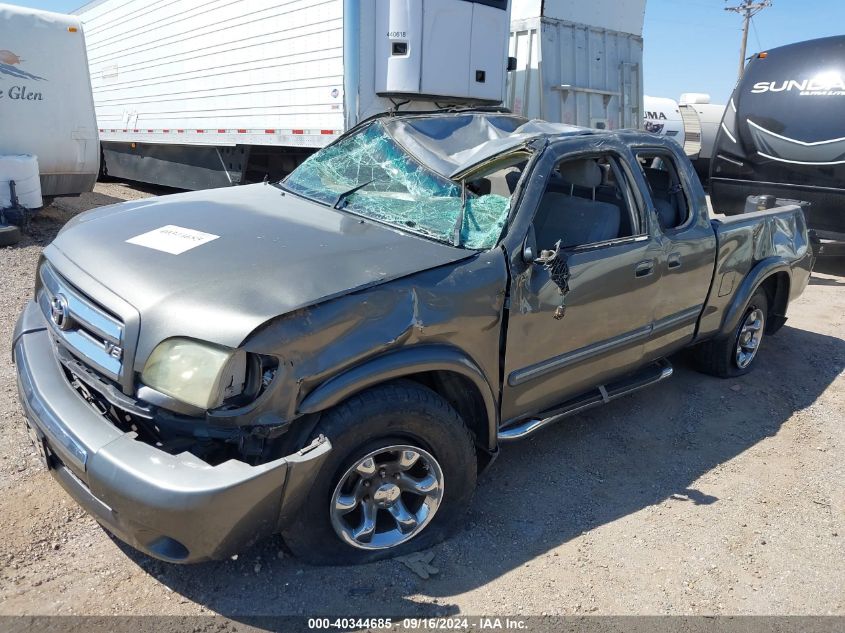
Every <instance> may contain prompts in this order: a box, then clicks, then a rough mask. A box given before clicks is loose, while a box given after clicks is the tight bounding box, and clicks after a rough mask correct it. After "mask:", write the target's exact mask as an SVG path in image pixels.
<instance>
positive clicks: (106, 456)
mask: <svg viewBox="0 0 845 633" xmlns="http://www.w3.org/2000/svg"><path fill="white" fill-rule="evenodd" d="M12 346H13V355H14V360H15V363H16V365H17V379H18V393H19V396H20V402H21V405H22V407H23V409H24V413H25V414H26V419H27V424H28V426H29V432H30V437H32V438H33V441H34V442H35V443H36V447H37V448H38V449H39V452H41V453H42V456H43V457H44V458H45V461H46V464H47V466H48V468H49V469H50V471H51V473H52V474H53V476H54V477H55V478H56V479H57V480H58V481H59V483H60V484H61V485H62V486H63V487H64V488H65V490H67V492H68V493H69V494H70V495H71V496H72V497H73V498H74V499H76V501H77V502H78V503H79V504H80V505H81V506H82V507H83V508H85V510H86V511H87V512H89V513H90V514H91V515H92V516H93V517H94V518H95V519H96V520H97V521H98V522H99V523H100V524H102V525H103V526H104V527H105V528H107V529H108V530H109V531H110V532H112V533H114V534H115V535H116V536H117V537H118V538H120V539H121V540H123V541H125V542H126V543H128V544H129V545H131V546H133V547H135V548H136V549H139V550H141V551H143V552H145V553H147V554H149V555H151V556H154V557H156V558H159V559H161V560H165V561H169V562H178V563H189V562H198V561H202V560H207V559H220V558H225V557H227V556H231V555H232V554H234V553H236V552H237V551H239V550H241V549H243V548H244V547H247V546H248V545H250V544H252V543H253V542H255V541H257V540H259V539H260V538H262V537H265V536H268V535H270V534H273V533H274V532H277V531H278V530H279V528H280V526H281V525H280V520H281V519H280V517H282V516H283V515H284V516H290V515H291V513H292V512H295V509H296V507H297V505H298V503H299V502H300V501H301V500H302V498H303V497H304V495H305V494H306V492H307V490H308V488H310V483H311V482H312V481H313V479H314V476H315V475H316V472H317V470H318V469H319V467H320V465H321V464H322V463H323V460H324V459H325V457H326V456H327V455H328V453H329V451H330V450H331V444H330V443H329V441H328V440H327V439H325V438H323V437H321V438H319V439H318V440H315V441H314V442H313V443H312V444H311V445H309V446H308V447H306V448H304V449H302V450H301V451H299V452H297V453H294V454H292V455H288V456H287V457H283V458H281V459H277V460H275V461H272V462H268V463H266V464H261V465H259V466H250V465H248V464H245V463H243V462H239V461H235V460H230V461H227V462H225V463H223V464H220V465H218V466H211V465H209V464H207V463H205V462H203V461H202V460H200V459H198V458H197V457H195V456H193V455H191V454H190V453H182V454H180V455H171V454H169V453H165V452H164V451H161V450H159V449H158V448H156V447H154V446H151V445H149V444H145V443H143V442H140V441H137V440H136V439H135V437H136V436H135V434H134V433H131V432H124V431H122V430H120V429H118V428H117V427H116V426H114V425H113V424H112V423H111V422H110V421H109V420H107V419H106V418H105V417H103V416H102V415H100V414H99V413H98V412H97V411H96V410H94V408H93V407H92V406H91V405H89V404H88V403H87V402H86V401H85V400H84V399H83V398H82V397H81V396H80V395H79V394H78V393H77V392H76V391H75V390H74V388H73V387H71V385H70V383H69V381H68V380H67V378H66V376H65V374H64V370H63V369H62V367H61V365H60V364H59V361H58V359H57V358H56V355H55V353H54V350H53V342H52V341H51V339H50V336H49V333H48V330H47V328H46V324H45V323H44V320H43V316H42V315H41V312H40V311H39V310H38V309H37V306H36V304H35V303H33V302H30V304H29V305H28V306H27V307H26V309H25V310H24V312H23V314H22V315H21V317H20V319H19V320H18V323H17V325H16V327H15V333H14V336H13V338H12Z"/></svg>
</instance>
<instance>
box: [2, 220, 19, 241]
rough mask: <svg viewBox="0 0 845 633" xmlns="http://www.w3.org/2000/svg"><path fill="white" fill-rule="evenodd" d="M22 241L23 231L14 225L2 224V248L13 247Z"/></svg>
mask: <svg viewBox="0 0 845 633" xmlns="http://www.w3.org/2000/svg"><path fill="white" fill-rule="evenodd" d="M20 241H21V230H20V229H19V228H18V227H16V226H15V225H14V224H0V246H12V245H13V244H17V243H18V242H20Z"/></svg>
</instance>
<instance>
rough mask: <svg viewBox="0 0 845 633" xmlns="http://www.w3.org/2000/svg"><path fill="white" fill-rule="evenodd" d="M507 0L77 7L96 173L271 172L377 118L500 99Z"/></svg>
mask: <svg viewBox="0 0 845 633" xmlns="http://www.w3.org/2000/svg"><path fill="white" fill-rule="evenodd" d="M509 4H510V3H509V0H251V1H250V2H249V3H236V2H226V1H215V2H210V3H202V4H200V3H196V2H193V1H191V0H171V1H169V2H155V3H149V4H148V3H145V2H141V1H140V0H133V1H129V2H127V1H126V0H95V1H94V2H91V3H89V4H87V5H85V6H84V7H82V8H81V9H80V10H79V11H78V14H79V16H80V18H81V19H82V21H83V24H84V25H85V28H86V34H87V37H88V59H89V63H90V67H91V79H92V82H93V90H94V99H95V102H96V107H97V121H98V127H99V133H100V137H101V139H102V148H103V158H104V161H105V165H104V167H105V171H106V172H107V173H108V174H109V175H112V176H118V177H122V178H128V179H132V180H140V181H145V182H152V183H158V184H163V185H170V186H174V187H180V188H187V189H202V188H208V187H218V186H227V185H233V184H239V183H242V182H246V181H255V180H261V179H262V178H264V177H265V176H269V177H272V178H277V177H280V176H282V175H284V174H285V173H287V172H289V171H291V170H292V169H293V168H294V167H296V165H297V164H299V162H301V161H302V160H303V159H304V158H305V157H306V156H308V155H310V154H311V153H312V152H314V151H315V150H316V149H317V148H319V147H323V146H324V145H326V144H327V143H329V142H331V141H332V140H334V139H335V138H337V137H338V135H340V134H342V133H343V132H344V131H345V130H347V129H348V128H350V127H351V126H353V125H355V124H356V123H358V122H359V121H361V120H363V119H365V118H366V117H368V116H370V115H372V114H375V113H379V112H384V111H387V110H390V109H392V108H401V109H402V110H422V109H434V108H435V107H437V105H440V106H444V105H456V104H474V105H479V104H489V105H494V104H501V102H502V101H503V99H504V90H505V75H506V71H507V64H508V59H507V56H508V53H507V36H508V23H509ZM247 8H248V10H247ZM436 104H437V105H436Z"/></svg>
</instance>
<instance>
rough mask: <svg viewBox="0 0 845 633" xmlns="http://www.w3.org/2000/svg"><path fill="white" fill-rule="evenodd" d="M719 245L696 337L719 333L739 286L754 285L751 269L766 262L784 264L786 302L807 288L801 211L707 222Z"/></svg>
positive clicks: (807, 251) (792, 207) (808, 251)
mask: <svg viewBox="0 0 845 633" xmlns="http://www.w3.org/2000/svg"><path fill="white" fill-rule="evenodd" d="M711 224H712V226H713V230H714V232H715V233H716V240H717V244H718V248H717V253H716V267H715V271H714V273H713V283H712V284H711V287H710V293H709V296H708V297H707V303H706V304H705V307H704V311H703V313H702V316H701V321H700V323H699V329H698V337H706V336H709V335H712V334H713V333H715V332H717V331H719V330H720V329H721V326H722V323H723V320H724V319H725V317H726V312H727V311H728V308H729V306H730V305H731V304H732V303H733V299H734V297H735V296H736V295H737V293H738V292H739V291H740V287H741V285H742V284H750V283H753V280H754V275H753V271H754V270H755V269H756V268H758V267H766V266H767V263H768V262H771V263H772V265H774V262H775V261H779V262H782V261H783V260H787V261H790V262H792V263H791V265H790V266H791V271H792V273H793V275H792V279H793V283H792V287H791V288H790V289H789V297H790V300H791V299H792V298H794V297H797V296H798V295H799V294H801V292H802V291H803V290H804V288H805V287H806V285H807V282H808V281H809V279H810V271H811V270H812V263H813V252H812V245H811V244H810V242H809V240H808V239H807V237H806V236H807V225H806V220H805V218H804V212H803V210H802V209H801V207H800V206H799V205H797V204H789V205H784V206H779V207H775V208H773V209H769V210H767V211H755V212H752V213H744V214H742V215H736V216H728V217H725V218H724V219H718V220H712V221H711Z"/></svg>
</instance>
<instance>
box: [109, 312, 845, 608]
mask: <svg viewBox="0 0 845 633" xmlns="http://www.w3.org/2000/svg"><path fill="white" fill-rule="evenodd" d="M760 354H761V356H760V358H759V359H758V360H759V366H758V367H757V369H756V370H755V371H754V372H752V373H751V374H749V375H747V376H745V377H742V378H739V379H736V380H719V379H716V378H712V377H708V376H704V375H701V374H699V373H697V372H695V371H694V370H693V369H692V367H691V366H690V365H689V363H688V361H687V359H686V358H685V357H683V356H681V357H679V358H674V359H673V362H674V363H675V366H676V374H675V376H674V377H673V378H672V379H671V380H669V381H666V382H665V383H662V384H661V385H658V386H655V387H654V388H652V389H650V390H645V391H643V392H640V393H638V394H635V395H632V396H630V397H628V398H626V399H624V398H623V399H621V400H618V401H615V402H613V403H611V404H609V405H607V406H606V407H604V408H600V409H596V410H593V411H592V412H589V413H585V414H582V415H580V416H578V417H573V418H571V419H569V420H566V421H563V422H561V423H559V424H558V425H557V426H554V427H552V428H549V429H547V430H545V431H543V432H541V433H540V434H538V435H537V436H536V437H534V438H532V439H528V440H525V441H523V442H521V443H517V444H511V445H508V446H506V447H505V448H504V449H503V450H502V454H501V457H500V458H499V459H498V460H497V462H496V463H494V465H493V466H492V468H491V469H490V470H488V471H487V473H486V474H485V475H484V477H482V479H481V481H480V485H479V490H478V493H477V495H476V497H475V500H474V502H473V504H472V507H471V508H470V511H469V513H468V516H467V519H466V523H465V524H464V525H461V526H458V530H457V534H456V535H455V536H454V537H453V538H451V539H449V540H448V541H446V542H445V543H443V544H441V545H439V546H437V547H435V548H434V552H435V558H434V564H435V565H436V566H437V567H439V568H440V573H439V574H438V575H436V576H434V577H432V578H431V579H430V580H425V581H424V580H421V579H419V578H418V577H416V576H414V575H413V574H412V573H411V572H410V571H409V570H407V569H406V568H405V567H404V566H403V565H402V564H400V563H398V562H396V561H383V562H380V563H374V564H371V565H365V566H360V567H309V566H307V565H304V564H303V563H301V562H299V561H297V560H296V559H292V558H290V557H288V556H286V555H284V554H283V552H284V550H283V545H282V543H281V540H280V539H278V538H274V539H270V540H268V541H265V542H264V543H261V544H259V545H258V546H256V547H254V548H253V549H252V550H250V551H247V552H244V553H243V554H241V555H240V556H239V557H238V559H237V560H229V561H223V562H216V563H205V564H200V565H196V566H188V567H181V566H173V565H168V564H165V563H161V562H158V561H155V560H153V559H150V558H148V557H146V556H144V555H142V554H139V553H137V552H135V551H134V550H131V549H130V548H128V547H126V546H122V545H121V549H122V550H123V551H124V553H125V554H126V555H127V556H128V557H130V558H131V559H132V560H134V561H135V562H136V563H137V564H138V565H139V566H141V567H142V568H144V569H145V570H147V571H148V572H149V573H150V574H153V575H154V576H155V577H156V578H157V579H158V580H159V581H160V582H162V583H164V584H165V585H166V586H168V587H169V588H171V589H172V590H173V591H174V592H177V593H179V594H182V595H183V596H185V597H187V598H190V599H191V600H193V601H196V602H198V603H200V604H203V605H205V606H206V607H207V608H208V609H210V610H212V611H215V612H218V613H221V614H223V615H225V616H227V617H230V618H235V619H239V620H242V621H243V622H245V623H250V622H256V620H255V618H254V616H255V615H256V614H262V615H283V614H303V613H305V614H308V615H309V616H311V615H318V614H327V615H328V614H334V615H337V614H353V613H366V614H367V615H370V616H374V615H390V616H393V617H399V616H402V615H409V614H413V615H416V616H422V615H447V614H453V613H456V612H457V607H456V606H455V605H451V604H449V603H448V600H445V599H444V598H445V597H448V596H452V595H456V594H460V593H463V592H466V591H469V590H472V589H475V588H478V587H481V586H483V585H485V584H486V583H489V582H491V581H493V580H495V579H496V578H498V577H500V576H502V575H503V574H506V573H508V572H510V571H512V570H514V569H516V568H518V567H520V566H522V565H525V564H526V563H528V562H530V561H531V560H532V559H533V558H535V557H537V556H539V555H542V554H544V553H546V552H547V551H549V550H550V549H552V548H554V547H556V546H559V545H561V544H563V543H565V542H567V541H569V540H570V539H573V538H574V537H577V536H579V535H581V534H582V533H587V532H589V531H591V530H594V529H596V528H598V527H600V526H602V525H604V524H607V523H610V522H613V521H616V520H617V519H620V518H622V517H625V516H626V515H629V514H631V513H635V512H638V511H640V510H642V509H644V508H646V507H648V506H651V505H653V504H657V503H660V502H662V501H663V500H665V499H667V498H670V497H672V498H673V499H676V500H677V501H678V502H679V503H692V504H697V505H702V506H707V507H708V508H713V510H712V512H714V513H718V512H720V510H719V504H720V502H721V500H720V499H718V498H716V497H714V496H712V495H707V494H704V493H703V492H701V491H700V490H698V489H697V488H696V484H695V482H696V480H697V479H699V477H701V476H702V475H703V474H704V473H707V472H708V471H710V470H712V469H713V468H715V467H717V466H719V465H720V464H723V463H724V462H726V461H728V460H730V459H732V458H734V457H736V456H737V455H739V454H741V453H743V452H744V451H746V450H748V449H749V448H751V447H753V446H754V445H755V444H757V443H758V442H760V441H761V440H763V439H764V438H767V437H770V436H772V435H774V434H776V433H777V432H778V430H779V429H780V428H781V426H782V425H783V423H784V422H785V421H786V420H788V419H789V418H790V417H791V416H792V414H793V413H794V412H796V411H799V410H801V409H803V408H805V407H807V406H809V405H810V404H812V403H813V402H814V401H815V400H816V399H817V398H818V397H819V395H820V394H821V393H822V392H823V391H824V390H825V388H826V387H827V386H828V385H829V384H830V383H831V382H832V381H833V380H834V379H835V378H836V377H837V376H838V375H839V373H840V372H842V370H843V367H845V341H843V340H841V339H837V338H834V337H829V336H824V335H821V334H816V333H812V332H807V331H803V330H799V329H795V328H791V327H788V326H787V327H785V328H783V330H782V331H781V332H780V333H779V334H778V335H777V336H775V337H773V338H771V339H769V340H768V341H767V345H766V346H765V347H764V348H762V349H761V352H760ZM634 544H635V541H634V542H632V547H633V546H635V545H634ZM563 573H565V570H564V571H563ZM415 595H423V596H428V597H430V598H436V599H437V600H438V602H439V604H428V603H426V604H423V605H421V604H419V603H418V602H416V601H414V599H413V596H415Z"/></svg>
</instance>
